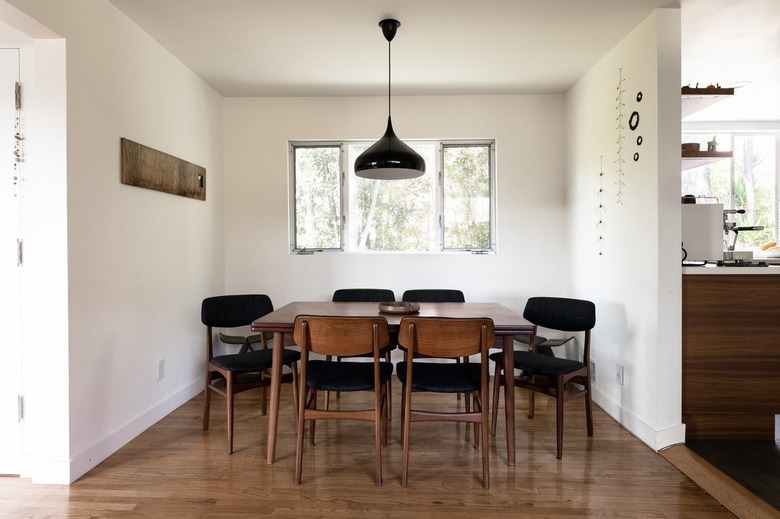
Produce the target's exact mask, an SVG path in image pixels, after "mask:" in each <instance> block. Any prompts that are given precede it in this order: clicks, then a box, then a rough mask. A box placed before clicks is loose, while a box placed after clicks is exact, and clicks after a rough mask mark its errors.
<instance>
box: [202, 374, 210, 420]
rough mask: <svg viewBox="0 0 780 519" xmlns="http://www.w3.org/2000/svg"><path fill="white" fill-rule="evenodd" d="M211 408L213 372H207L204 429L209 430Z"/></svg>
mask: <svg viewBox="0 0 780 519" xmlns="http://www.w3.org/2000/svg"><path fill="white" fill-rule="evenodd" d="M210 410H211V372H210V371H207V372H206V390H205V391H204V392H203V430H204V431H208V430H209V412H210Z"/></svg>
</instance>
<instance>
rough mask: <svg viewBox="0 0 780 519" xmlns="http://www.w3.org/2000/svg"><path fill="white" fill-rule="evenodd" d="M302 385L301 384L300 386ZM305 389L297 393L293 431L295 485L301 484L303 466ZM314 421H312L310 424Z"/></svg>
mask: <svg viewBox="0 0 780 519" xmlns="http://www.w3.org/2000/svg"><path fill="white" fill-rule="evenodd" d="M301 385H303V384H301ZM307 396H308V395H307V389H306V388H305V387H301V388H300V391H298V398H299V400H298V423H297V424H296V427H295V430H296V435H295V484H296V485H300V484H301V468H302V466H303V428H304V424H305V423H306V406H305V404H306V397H307ZM313 423H314V421H312V424H313Z"/></svg>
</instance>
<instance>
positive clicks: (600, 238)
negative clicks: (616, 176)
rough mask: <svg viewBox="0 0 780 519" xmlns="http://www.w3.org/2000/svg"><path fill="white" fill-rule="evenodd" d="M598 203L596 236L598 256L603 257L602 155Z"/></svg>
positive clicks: (601, 158) (604, 211)
mask: <svg viewBox="0 0 780 519" xmlns="http://www.w3.org/2000/svg"><path fill="white" fill-rule="evenodd" d="M597 202H598V215H597V221H596V233H597V235H598V242H599V252H598V254H599V256H603V255H604V249H603V247H602V246H603V244H604V216H605V214H606V211H607V210H606V208H605V207H604V155H601V156H600V157H599V191H598V195H597Z"/></svg>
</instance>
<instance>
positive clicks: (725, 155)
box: [682, 151, 734, 170]
mask: <svg viewBox="0 0 780 519" xmlns="http://www.w3.org/2000/svg"><path fill="white" fill-rule="evenodd" d="M733 156H734V152H733V151H683V152H682V169H683V170H686V169H693V168H698V167H700V166H706V165H707V164H711V163H713V162H717V161H719V160H723V159H730V158H731V157H733Z"/></svg>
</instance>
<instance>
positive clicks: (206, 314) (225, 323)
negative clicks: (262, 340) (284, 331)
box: [200, 294, 274, 328]
mask: <svg viewBox="0 0 780 519" xmlns="http://www.w3.org/2000/svg"><path fill="white" fill-rule="evenodd" d="M273 311H274V305H273V303H272V302H271V298H270V297H268V296H267V295H265V294H241V295H226V296H215V297H207V298H206V299H204V300H203V304H202V305H201V307H200V320H201V322H202V323H203V324H205V325H206V326H209V327H214V328H236V327H238V326H247V325H249V324H252V321H254V320H255V319H258V318H260V317H262V316H264V315H266V314H269V313H271V312H273Z"/></svg>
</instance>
